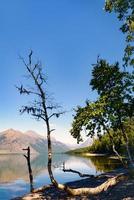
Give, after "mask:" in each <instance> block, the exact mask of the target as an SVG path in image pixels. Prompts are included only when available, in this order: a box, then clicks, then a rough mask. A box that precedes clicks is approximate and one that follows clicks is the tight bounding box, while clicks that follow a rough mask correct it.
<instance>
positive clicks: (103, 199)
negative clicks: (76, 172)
mask: <svg viewBox="0 0 134 200" xmlns="http://www.w3.org/2000/svg"><path fill="white" fill-rule="evenodd" d="M121 173H128V172H127V170H126V169H124V168H120V169H118V170H113V171H111V172H107V173H103V174H101V175H98V177H90V178H83V179H79V180H76V181H73V182H68V183H66V185H68V186H70V187H72V188H79V187H91V188H93V187H97V186H98V185H100V184H102V183H103V182H105V181H107V180H108V178H111V177H114V176H117V175H119V174H121ZM133 185H134V180H133V179H126V180H125V181H121V182H119V183H118V184H117V185H115V186H114V187H112V188H109V189H108V190H107V191H103V192H101V193H100V194H99V195H96V196H89V195H88V196H86V195H82V196H75V197H74V196H70V195H68V194H67V193H66V192H64V191H60V190H58V189H57V188H55V187H54V186H52V185H47V186H44V188H45V189H44V190H43V191H41V192H39V191H38V192H34V193H29V194H26V195H24V196H22V197H17V198H14V199H12V200H35V199H37V200H47V199H49V200H54V199H57V200H64V199H67V200H81V199H83V200H88V199H90V200H107V199H109V200H126V198H128V197H129V200H130V199H132V198H133V197H134V190H133ZM37 190H38V188H37ZM37 190H35V191H37ZM133 199H134V198H133Z"/></svg>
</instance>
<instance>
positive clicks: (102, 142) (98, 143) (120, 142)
mask: <svg viewBox="0 0 134 200" xmlns="http://www.w3.org/2000/svg"><path fill="white" fill-rule="evenodd" d="M126 131H127V135H128V137H129V147H130V149H131V151H134V120H133V121H131V122H130V123H128V122H126ZM111 134H112V131H111ZM114 144H115V147H116V150H117V151H118V152H119V153H120V154H121V155H125V153H126V148H125V141H124V139H123V137H121V133H119V132H117V134H116V137H115V135H114ZM68 153H71V154H82V153H98V154H107V155H113V154H114V153H113V147H112V143H111V140H110V138H109V135H108V133H106V134H103V135H102V136H100V137H98V138H97V139H94V142H93V144H92V145H91V146H88V147H84V148H79V149H75V150H72V151H69V152H68Z"/></svg>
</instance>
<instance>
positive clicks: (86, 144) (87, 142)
mask: <svg viewBox="0 0 134 200" xmlns="http://www.w3.org/2000/svg"><path fill="white" fill-rule="evenodd" d="M92 144H93V139H92V138H88V139H87V140H86V141H85V142H83V143H82V144H80V145H79V148H83V147H88V146H91V145H92Z"/></svg>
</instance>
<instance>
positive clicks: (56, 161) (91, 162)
mask: <svg viewBox="0 0 134 200" xmlns="http://www.w3.org/2000/svg"><path fill="white" fill-rule="evenodd" d="M63 162H65V163H66V168H67V169H69V168H71V169H74V170H78V171H80V172H82V173H89V174H93V175H97V174H100V173H103V172H106V171H110V170H113V169H115V168H118V167H120V164H119V161H118V160H113V159H108V158H106V157H90V158H89V157H88V158H87V157H80V156H70V155H67V154H55V155H53V172H54V176H55V178H56V179H57V180H58V181H60V182H62V183H64V182H68V181H73V180H77V179H80V177H79V176H78V175H77V174H73V173H66V172H63V171H62V165H63ZM31 166H32V170H33V176H34V186H35V187H40V186H42V185H44V184H49V183H50V180H49V176H48V172H47V155H46V154H45V155H38V156H37V155H34V154H33V155H32V156H31ZM27 192H29V179H28V170H27V165H26V159H25V158H24V156H23V155H0V199H3V200H4V199H6V200H8V199H11V198H13V197H16V196H20V195H23V194H25V193H27Z"/></svg>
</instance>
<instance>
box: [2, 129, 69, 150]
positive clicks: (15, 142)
mask: <svg viewBox="0 0 134 200" xmlns="http://www.w3.org/2000/svg"><path fill="white" fill-rule="evenodd" d="M28 146H30V149H31V152H32V153H44V152H47V139H45V138H44V137H43V136H41V135H39V134H37V133H36V132H34V131H27V132H25V133H23V132H21V131H18V130H14V129H8V130H6V131H3V132H1V133H0V152H1V153H22V152H23V153H24V151H23V150H22V149H23V148H27V147H28ZM52 149H53V152H54V153H60V152H65V151H68V150H69V147H68V146H67V145H65V144H63V143H62V142H59V141H57V140H55V139H54V138H52Z"/></svg>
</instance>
